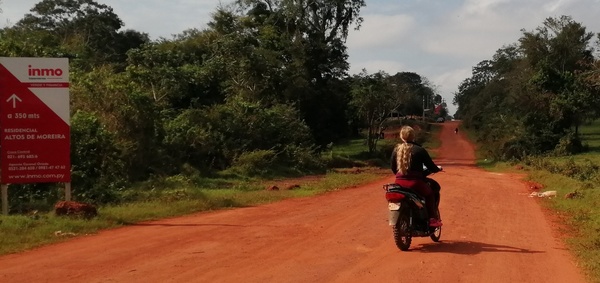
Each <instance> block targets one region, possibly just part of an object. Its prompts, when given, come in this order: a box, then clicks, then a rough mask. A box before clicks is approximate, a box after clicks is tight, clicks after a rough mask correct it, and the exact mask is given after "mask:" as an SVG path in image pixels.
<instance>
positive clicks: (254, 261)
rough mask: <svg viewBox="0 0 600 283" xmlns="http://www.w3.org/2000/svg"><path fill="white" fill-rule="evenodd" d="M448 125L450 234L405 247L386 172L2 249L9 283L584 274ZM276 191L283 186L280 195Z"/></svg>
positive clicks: (445, 193)
mask: <svg viewBox="0 0 600 283" xmlns="http://www.w3.org/2000/svg"><path fill="white" fill-rule="evenodd" d="M456 125H457V124H455V123H454V122H449V123H445V124H444V129H443V131H442V133H441V135H442V141H443V143H442V148H441V150H440V154H439V158H438V159H437V160H436V162H437V163H438V164H440V165H442V166H444V169H445V172H442V173H438V174H436V175H434V176H433V178H435V179H436V180H438V181H439V183H440V184H441V185H442V202H441V205H440V209H441V213H442V216H443V219H444V227H443V231H442V241H441V242H439V243H433V242H432V241H431V240H430V239H429V238H414V239H413V244H412V246H411V250H410V251H408V252H402V251H400V250H398V249H397V248H396V247H395V245H394V242H393V239H392V232H391V229H390V227H389V226H388V224H387V203H386V201H385V199H384V196H383V191H382V189H381V187H382V185H383V184H385V183H389V182H392V181H393V177H392V176H391V175H390V177H389V178H386V179H383V180H381V181H379V182H375V183H372V184H370V185H367V186H362V187H358V188H353V189H347V190H342V191H337V192H333V193H329V194H326V195H321V196H318V197H312V198H303V199H293V200H285V201H281V202H278V203H274V204H269V205H264V206H259V207H251V208H241V209H234V210H228V211H218V212H211V213H200V214H195V215H190V216H186V217H181V218H174V219H168V220H162V221H156V222H150V223H144V224H140V225H137V226H133V227H125V228H120V229H115V230H110V231H104V232H101V233H99V234H97V235H92V236H85V237H81V238H76V239H73V240H71V241H68V242H65V243H61V244H56V245H51V246H47V247H43V248H39V249H35V250H32V251H28V252H24V253H20V254H13V255H8V256H3V257H0V282H4V283H12V282H86V283H88V282H529V283H531V282H569V283H576V282H585V281H584V277H583V276H582V273H581V271H580V270H578V268H577V267H576V266H575V264H574V261H573V258H572V257H571V256H570V255H569V253H568V251H567V250H565V247H564V246H563V244H562V243H561V241H560V240H559V239H556V238H554V237H553V235H554V234H553V230H552V228H551V227H552V226H551V224H550V223H549V221H548V220H547V218H546V217H545V216H544V214H543V211H542V209H541V208H540V206H539V204H538V203H537V200H536V199H533V198H529V197H527V193H528V191H527V188H526V186H525V185H524V183H523V182H522V181H520V180H519V178H518V177H517V176H514V175H508V174H497V173H489V172H485V171H482V170H480V169H477V168H475V167H473V165H472V164H473V160H474V154H473V149H472V147H471V146H470V145H469V143H468V142H467V141H465V140H464V139H462V137H460V135H458V136H457V135H455V134H454V133H453V129H454V127H455V126H456ZM274 193H276V192H274Z"/></svg>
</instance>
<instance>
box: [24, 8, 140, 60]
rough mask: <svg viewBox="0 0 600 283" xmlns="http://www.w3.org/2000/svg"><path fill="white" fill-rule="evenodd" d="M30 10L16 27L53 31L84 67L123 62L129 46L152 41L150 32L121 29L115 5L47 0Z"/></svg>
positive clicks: (121, 23)
mask: <svg viewBox="0 0 600 283" xmlns="http://www.w3.org/2000/svg"><path fill="white" fill-rule="evenodd" d="M30 11H31V13H28V14H26V15H25V16H24V17H23V19H21V20H20V21H18V22H17V24H16V25H15V28H17V29H22V30H23V31H24V32H26V33H29V32H31V31H47V32H50V33H52V35H53V36H54V38H55V39H56V40H59V45H61V46H62V47H63V48H64V49H65V51H67V52H68V53H69V54H70V56H71V57H72V58H74V59H75V60H74V61H75V62H77V64H78V66H79V67H82V68H91V66H98V65H103V64H105V63H106V62H111V63H117V62H123V61H124V59H125V58H126V57H125V53H126V52H127V51H128V50H129V49H131V48H135V47H138V46H140V45H141V44H143V43H145V42H147V41H148V36H147V35H146V34H142V33H138V32H135V31H131V30H128V31H124V32H120V31H119V30H120V29H121V28H122V27H123V22H122V21H121V19H120V18H119V17H118V16H117V15H116V14H115V13H114V12H113V9H112V8H111V7H109V6H107V5H104V4H99V3H97V2H95V1H93V0H43V1H41V2H39V3H37V4H36V5H35V6H34V7H33V8H32V9H31V10H30Z"/></svg>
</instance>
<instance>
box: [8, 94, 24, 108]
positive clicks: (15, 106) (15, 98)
mask: <svg viewBox="0 0 600 283" xmlns="http://www.w3.org/2000/svg"><path fill="white" fill-rule="evenodd" d="M11 100H12V103H13V108H17V100H18V101H19V102H22V101H23V100H21V98H19V97H18V96H17V95H16V94H14V93H13V95H11V96H10V97H9V98H8V99H7V100H6V102H10V101H11Z"/></svg>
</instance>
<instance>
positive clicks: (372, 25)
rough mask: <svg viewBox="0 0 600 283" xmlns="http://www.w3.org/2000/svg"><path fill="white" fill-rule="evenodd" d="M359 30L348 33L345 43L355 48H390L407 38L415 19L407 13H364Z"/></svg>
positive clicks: (412, 28) (413, 26)
mask: <svg viewBox="0 0 600 283" xmlns="http://www.w3.org/2000/svg"><path fill="white" fill-rule="evenodd" d="M364 18H365V22H364V23H363V24H362V26H361V28H360V30H359V32H358V33H357V32H353V33H351V34H350V35H349V37H348V40H347V45H348V47H349V48H352V49H356V50H373V48H390V47H395V46H397V44H398V42H402V41H404V40H406V39H407V38H409V35H410V34H411V33H410V31H411V30H414V29H415V21H414V19H413V18H412V17H411V16H408V15H377V14H371V15H365V16H364Z"/></svg>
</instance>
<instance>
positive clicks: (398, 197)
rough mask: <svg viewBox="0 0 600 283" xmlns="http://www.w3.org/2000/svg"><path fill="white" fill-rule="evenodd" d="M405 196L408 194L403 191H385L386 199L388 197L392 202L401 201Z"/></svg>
mask: <svg viewBox="0 0 600 283" xmlns="http://www.w3.org/2000/svg"><path fill="white" fill-rule="evenodd" d="M405 197H406V196H405V195H404V194H401V193H396V192H387V193H385V199H387V200H388V201H390V202H399V201H401V200H403V199H404V198H405Z"/></svg>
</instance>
